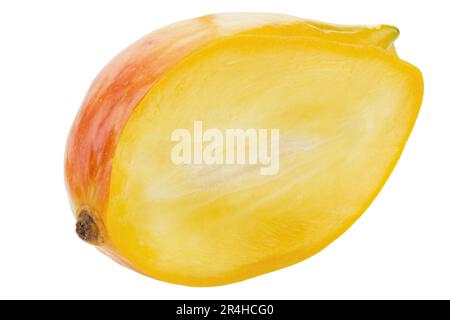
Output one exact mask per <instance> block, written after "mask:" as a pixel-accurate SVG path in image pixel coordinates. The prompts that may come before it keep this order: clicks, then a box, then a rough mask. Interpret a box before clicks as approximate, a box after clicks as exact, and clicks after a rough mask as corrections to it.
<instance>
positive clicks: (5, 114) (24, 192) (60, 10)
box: [0, 0, 450, 299]
mask: <svg viewBox="0 0 450 320" xmlns="http://www.w3.org/2000/svg"><path fill="white" fill-rule="evenodd" d="M449 9H450V8H449V7H448V6H447V1H438V0H435V1H432V0H428V1H412V0H410V1H394V0H386V1H385V0H377V1H361V0H355V1H348V0H340V1H333V0H330V1H320V0H314V1H311V0H309V1H298V0H295V1H294V0H292V1H284V0H276V1H265V0H255V1H249V0H247V1H242V0H222V1H219V0H215V1H210V0H203V1H200V0H188V1H181V0H179V1H170V0H162V1H160V2H158V1H148V0H147V1H131V0H128V1H120V2H119V1H112V0H108V1H81V0H80V1H71V2H69V1H27V2H25V1H1V4H0V122H1V125H0V139H1V140H0V141H1V149H0V150H1V151H0V170H1V171H0V179H1V180H0V187H1V192H0V194H1V196H0V199H1V202H0V298H144V299H187V298H190V299H197V298H198V299H208V298H209V299H228V298H234V299H244V298H247V299H316V298H325V299H328V298H344V299H347V298H357V299H358V298H361V299H365V298H388V299H389V298H450V248H449V245H450V185H449V181H450V170H449V165H450V151H449V149H450V143H449V138H450V103H449V99H448V97H449V94H450V81H449V73H450V63H449V61H450V47H449V34H450V25H449V22H448V14H449V12H450V10H449ZM230 11H260V12H276V13H286V14H291V15H296V16H300V17H303V18H310V19H316V20H322V21H327V22H333V23H343V24H378V23H386V24H393V25H395V26H397V27H399V28H400V30H401V32H402V34H401V36H400V38H399V40H398V41H397V48H398V52H399V55H400V56H401V57H402V58H403V59H404V60H406V61H409V62H411V63H413V64H415V65H416V66H418V67H419V68H420V69H421V70H422V72H423V75H424V78H425V98H424V103H423V106H422V110H421V113H420V115H419V118H418V121H417V124H416V127H415V129H414V131H413V134H412V136H411V138H410V140H409V142H408V144H407V147H406V149H405V152H404V154H403V156H402V158H401V160H400V162H399V163H398V166H397V167H396V169H395V171H394V173H393V175H392V176H391V178H390V179H389V181H388V183H387V185H386V186H385V188H384V189H383V191H382V192H381V194H380V195H379V196H378V198H377V199H376V201H375V202H374V203H373V205H372V206H371V207H370V209H369V210H368V211H367V212H366V213H365V214H364V215H363V217H362V218H361V219H360V220H359V221H358V222H357V223H356V224H355V225H354V226H353V227H352V228H351V229H350V230H349V231H348V232H346V233H345V234H344V235H343V236H342V237H341V238H339V239H338V240H337V241H335V242H334V243H332V244H331V245H330V246H329V247H328V248H326V249H325V250H324V251H322V252H321V253H319V254H317V255H316V256H314V257H312V258H310V259H308V260H307V261H305V262H302V263H300V264H297V265H295V266H292V267H289V268H286V269H283V270H280V271H277V272H274V273H271V274H268V275H264V276H261V277H258V278H255V279H251V280H248V281H245V282H242V283H238V284H232V285H228V286H224V287H216V288H189V287H183V286H176V285H172V284H167V283H163V282H159V281H156V280H153V279H150V278H146V277H144V276H141V275H139V274H137V273H135V272H133V271H130V270H128V269H125V268H123V267H121V266H119V265H117V264H116V263H114V262H112V261H111V260H110V259H109V258H107V257H106V256H103V255H102V254H100V253H99V252H97V251H96V250H95V249H94V248H93V247H90V246H88V245H86V244H84V243H82V242H81V241H80V240H79V239H78V238H77V236H76V235H75V233H74V219H73V216H72V213H71V212H70V208H69V204H68V200H67V195H66V190H65V186H64V180H63V158H64V157H63V155H64V149H65V140H66V137H67V134H68V131H69V128H70V126H71V123H72V120H73V118H74V117H75V114H76V112H77V110H78V107H79V106H80V104H81V101H82V99H83V97H84V94H85V93H86V91H87V89H88V86H89V85H90V83H91V81H92V80H93V78H94V76H95V75H96V74H97V72H98V71H99V70H100V69H101V68H102V67H103V66H104V65H105V64H106V63H107V62H108V61H109V60H110V59H111V58H112V57H113V56H114V55H116V54H117V53H118V52H119V51H120V50H122V49H123V48H125V47H126V46H127V45H129V44H130V43H131V42H133V41H134V40H136V39H138V38H140V37H141V36H143V35H145V34H146V33H148V32H150V31H152V30H154V29H156V28H159V27H161V26H164V25H166V24H169V23H173V22H176V21H178V20H181V19H185V18H191V17H195V16H199V15H204V14H209V13H215V12H230Z"/></svg>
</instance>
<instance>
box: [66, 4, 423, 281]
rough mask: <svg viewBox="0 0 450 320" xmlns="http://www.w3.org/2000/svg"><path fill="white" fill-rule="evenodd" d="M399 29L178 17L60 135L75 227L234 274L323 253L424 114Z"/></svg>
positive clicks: (181, 262)
mask: <svg viewBox="0 0 450 320" xmlns="http://www.w3.org/2000/svg"><path fill="white" fill-rule="evenodd" d="M398 35H399V31H398V29H397V28H395V27H392V26H387V25H379V26H371V27H366V26H336V25H331V24H326V23H321V22H315V21H309V20H304V19H299V18H296V17H291V16H285V15H278V14H260V13H255V14H251V13H246V14H238V13H233V14H218V15H210V16H205V17H199V18H195V19H192V20H187V21H182V22H178V23H176V24H174V25H170V26H168V27H165V28H162V29H160V30H157V31H155V32H153V33H151V34H149V35H147V36H145V37H144V38H142V39H141V40H139V41H137V42H136V43H134V44H132V45H131V46H130V47H129V48H127V49H125V50H124V51H123V52H122V53H120V54H119V55H118V56H117V57H116V58H114V59H113V60H112V61H111V62H110V63H109V64H108V65H107V66H106V67H105V68H104V69H103V70H102V71H101V73H100V74H99V75H98V76H97V78H96V79H95V80H94V82H93V84H92V85H91V87H90V89H89V91H88V93H87V96H86V98H85V100H84V102H83V104H82V106H81V110H80V112H79V114H78V115H77V117H76V119H75V122H74V124H73V127H72V129H71V132H70V134H69V138H68V143H67V151H66V159H65V178H66V183H67V188H68V192H69V195H70V200H71V206H72V209H73V212H74V215H75V217H76V219H77V222H76V231H77V234H78V236H79V237H80V238H81V239H83V240H84V241H86V242H88V243H90V244H92V245H94V246H96V247H97V248H98V249H100V250H101V251H102V252H104V253H105V254H107V255H108V256H110V257H111V258H113V259H114V260H116V261H117V262H119V263H121V264H123V265H124V266H127V267H129V268H131V269H133V270H135V271H137V272H140V273H142V274H145V275H148V276H150V277H153V278H155V279H159V280H163V281H167V282H170V283H175V284H183V285H189V286H216V285H224V284H229V283H233V282H237V281H242V280H245V279H248V278H251V277H254V276H258V275H261V274H265V273H268V272H271V271H274V270H277V269H280V268H283V267H286V266H289V265H292V264H295V263H298V262H300V261H302V260H304V259H306V258H308V257H311V256H312V255H314V254H316V253H318V252H319V251H321V250H322V249H324V248H325V247H326V246H327V245H329V244H330V243H331V242H332V241H334V240H335V239H336V238H337V237H339V236H340V235H341V234H342V233H343V232H345V231H346V230H347V229H348V228H349V227H350V226H351V225H352V224H353V223H354V222H355V221H356V220H357V219H358V218H359V217H360V216H361V215H362V213H363V212H364V211H365V210H366V209H367V208H368V206H369V205H370V203H371V202H372V201H373V200H374V198H375V197H376V195H377V194H378V193H379V191H380V190H381V188H382V186H383V185H384V183H385V182H386V180H387V179H388V177H389V175H390V174H391V172H392V170H393V168H394V166H395V164H396V163H397V160H398V159H399V157H400V155H401V153H402V150H403V148H404V146H405V144H406V141H407V139H408V136H409V135H410V133H411V130H412V128H413V125H414V122H415V120H416V117H417V115H418V112H419V109H420V105H421V101H422V96H423V79H422V75H421V73H420V71H419V70H418V69H417V68H415V67H414V66H412V65H411V64H409V63H407V62H404V61H402V60H401V59H400V58H399V57H398V56H397V54H396V51H395V48H394V44H393V42H394V40H395V39H396V38H397V36H398Z"/></svg>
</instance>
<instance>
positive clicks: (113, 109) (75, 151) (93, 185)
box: [65, 13, 398, 272]
mask: <svg viewBox="0 0 450 320" xmlns="http://www.w3.org/2000/svg"><path fill="white" fill-rule="evenodd" d="M304 22H305V21H304V20H302V19H299V18H296V17H291V16H286V15H277V14H238V13H233V14H221V15H210V16H204V17H199V18H196V19H192V20H187V21H182V22H178V23H176V24H174V25H170V26H168V27H165V28H162V29H160V30H157V31H155V32H152V33H151V34H149V35H147V36H145V37H144V38H142V39H140V40H138V41H137V42H135V43H134V44H132V45H131V46H130V47H128V48H127V49H125V50H124V51H123V52H121V53H120V54H119V55H117V56H116V57H115V58H114V59H113V60H112V61H111V62H110V63H109V64H108V65H107V66H106V67H105V68H104V69H103V70H102V71H101V72H100V74H99V75H98V76H97V77H96V79H95V80H94V81H93V83H92V85H91V87H90V88H89V90H88V93H87V95H86V97H85V99H84V101H83V103H82V105H81V108H80V111H79V113H78V115H77V117H76V119H75V121H74V123H73V126H72V128H71V131H70V133H69V137H68V141H67V148H66V155H65V179H66V185H67V189H68V192H69V197H70V201H71V207H72V210H73V213H74V215H75V216H78V214H79V212H80V211H81V210H82V209H83V208H89V211H90V213H91V214H93V218H94V219H95V221H96V224H97V225H98V226H99V228H100V230H101V234H102V243H99V244H98V246H97V247H98V249H100V250H101V251H102V252H104V253H105V254H107V255H108V256H110V257H111V258H113V259H114V260H115V261H117V262H119V263H121V264H123V265H125V266H127V267H129V268H131V269H134V270H135V271H138V272H139V270H138V269H137V268H136V267H135V266H133V265H132V264H131V263H129V262H128V261H126V260H125V259H124V258H123V257H122V256H121V255H120V253H119V252H118V251H117V250H116V248H115V247H114V245H113V244H112V242H111V241H110V240H109V239H108V234H107V231H106V229H105V227H104V222H105V221H106V212H107V206H108V197H109V188H110V180H111V172H112V160H113V157H114V153H115V149H116V146H117V143H118V141H119V138H120V135H121V133H122V130H123V128H124V127H125V125H126V123H127V120H128V119H129V117H130V115H131V114H132V113H133V110H134V108H135V107H136V106H137V105H138V103H139V102H140V100H141V99H142V98H143V97H144V96H145V94H146V93H147V92H148V91H149V90H150V89H151V88H152V86H153V85H154V84H156V83H157V82H158V81H159V80H160V79H161V78H162V77H163V76H164V75H165V74H166V72H167V71H169V70H170V69H171V68H173V67H174V66H175V65H177V64H178V63H179V62H181V61H182V60H183V59H184V58H185V57H187V56H188V55H190V54H191V53H193V52H195V51H196V50H197V49H199V48H201V47H203V46H205V45H207V44H208V43H211V42H212V41H214V40H216V39H219V38H221V37H224V36H228V35H232V34H236V33H252V32H259V31H258V30H260V31H264V32H268V33H271V32H278V31H277V30H278V29H283V28H286V30H289V28H291V27H293V30H294V31H292V35H295V32H297V31H295V30H298V29H296V28H295V25H300V24H302V23H304ZM320 26H321V25H320V24H318V23H314V22H311V24H310V25H309V26H302V27H301V28H307V29H310V30H308V31H311V30H312V29H314V28H315V27H320ZM336 28H338V27H336ZM337 30H338V29H337ZM342 30H348V31H349V32H350V33H352V32H353V31H352V29H351V27H349V28H348V29H346V27H342ZM366 31H367V29H365V30H358V31H355V35H356V36H357V37H358V41H364V37H366V36H367V37H371V35H370V34H367V35H366V34H365V32H366ZM283 32H286V31H283ZM387 32H392V35H391V36H387V37H384V36H383V35H382V34H381V36H382V37H383V39H384V40H383V39H382V40H380V41H379V45H380V46H383V47H389V48H390V46H389V43H385V42H384V41H385V40H386V39H387V40H388V41H391V42H392V41H393V40H395V38H396V37H397V35H398V30H388V31H387ZM289 33H290V31H288V35H289ZM322 36H323V37H324V38H326V37H328V35H327V33H324V34H322ZM340 36H342V35H338V36H337V38H336V35H333V36H331V38H330V40H333V39H335V40H336V41H339V40H340ZM333 37H334V38H333ZM390 37H391V38H390ZM347 40H349V39H348V38H347ZM368 41H370V42H371V43H374V42H377V41H374V40H373V39H369V40H368ZM350 42H351V39H350ZM355 42H356V41H355Z"/></svg>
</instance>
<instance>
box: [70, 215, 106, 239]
mask: <svg viewBox="0 0 450 320" xmlns="http://www.w3.org/2000/svg"><path fill="white" fill-rule="evenodd" d="M76 231H77V235H78V237H80V239H81V240H83V241H86V242H88V243H90V244H94V245H95V244H99V243H100V242H101V241H100V230H99V228H98V226H97V224H96V223H95V220H94V218H93V217H92V216H91V215H90V214H89V212H88V211H87V210H83V211H81V212H80V213H79V215H78V219H77V224H76Z"/></svg>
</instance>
